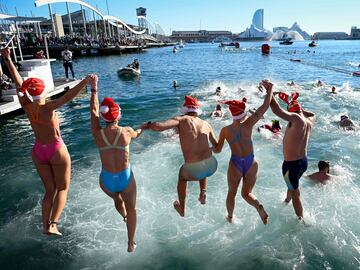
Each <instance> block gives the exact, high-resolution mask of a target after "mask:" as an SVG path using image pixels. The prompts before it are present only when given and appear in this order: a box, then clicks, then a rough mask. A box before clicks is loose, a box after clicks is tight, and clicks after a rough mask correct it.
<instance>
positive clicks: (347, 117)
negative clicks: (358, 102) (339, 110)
mask: <svg viewBox="0 0 360 270" xmlns="http://www.w3.org/2000/svg"><path fill="white" fill-rule="evenodd" d="M346 119H349V116H347V115H342V116H340V121H344V120H346Z"/></svg>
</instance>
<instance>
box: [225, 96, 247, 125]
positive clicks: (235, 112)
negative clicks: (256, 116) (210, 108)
mask: <svg viewBox="0 0 360 270" xmlns="http://www.w3.org/2000/svg"><path fill="white" fill-rule="evenodd" d="M220 102H221V103H224V104H226V105H229V110H230V112H231V115H232V117H233V119H234V120H239V119H241V118H244V117H245V116H246V111H245V109H246V98H245V97H244V98H243V99H242V100H241V101H240V100H229V101H220Z"/></svg>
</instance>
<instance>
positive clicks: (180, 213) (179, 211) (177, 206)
mask: <svg viewBox="0 0 360 270" xmlns="http://www.w3.org/2000/svg"><path fill="white" fill-rule="evenodd" d="M174 208H175V210H176V211H177V212H178V213H179V215H180V216H182V217H183V216H185V213H184V210H183V209H181V205H180V203H179V202H178V201H175V202H174Z"/></svg>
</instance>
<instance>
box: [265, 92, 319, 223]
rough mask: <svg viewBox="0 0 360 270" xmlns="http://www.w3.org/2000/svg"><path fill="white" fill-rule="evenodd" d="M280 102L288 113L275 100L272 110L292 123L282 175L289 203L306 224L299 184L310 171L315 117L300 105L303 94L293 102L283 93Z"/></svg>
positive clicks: (286, 131)
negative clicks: (308, 170) (308, 151)
mask: <svg viewBox="0 0 360 270" xmlns="http://www.w3.org/2000/svg"><path fill="white" fill-rule="evenodd" d="M278 95H279V97H280V99H282V100H283V101H284V102H286V103H287V104H288V106H287V111H285V110H283V109H282V108H281V107H280V106H279V104H278V103H277V101H276V99H275V97H273V98H272V100H271V104H270V106H271V109H272V111H273V113H274V114H276V115H277V116H278V117H280V118H282V119H284V120H286V121H288V122H289V123H288V125H287V127H286V130H285V135H284V139H283V154H284V162H283V165H282V173H283V176H284V180H285V182H286V184H287V187H288V191H287V196H286V199H285V202H286V203H289V202H290V201H291V200H292V203H293V207H294V210H295V213H296V215H297V216H298V219H299V220H303V207H302V203H301V199H300V190H299V180H300V178H301V176H302V174H303V173H304V172H305V171H306V170H307V156H306V153H307V146H308V141H309V137H310V133H311V130H312V129H313V127H314V125H315V114H314V113H312V112H308V111H306V110H304V109H303V108H302V107H301V105H300V103H299V102H298V101H297V99H298V97H299V94H298V93H293V94H292V96H291V101H290V102H289V101H288V98H289V97H288V95H287V94H285V93H282V92H280V93H279V94H278Z"/></svg>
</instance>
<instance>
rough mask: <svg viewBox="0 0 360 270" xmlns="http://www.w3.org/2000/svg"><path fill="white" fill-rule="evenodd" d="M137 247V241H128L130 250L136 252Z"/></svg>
mask: <svg viewBox="0 0 360 270" xmlns="http://www.w3.org/2000/svg"><path fill="white" fill-rule="evenodd" d="M135 249H136V243H135V242H134V241H131V242H130V241H129V242H128V250H127V251H128V252H134V251H135Z"/></svg>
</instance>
